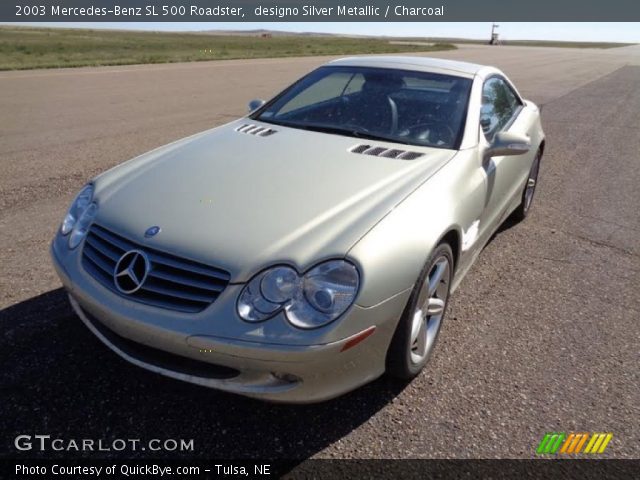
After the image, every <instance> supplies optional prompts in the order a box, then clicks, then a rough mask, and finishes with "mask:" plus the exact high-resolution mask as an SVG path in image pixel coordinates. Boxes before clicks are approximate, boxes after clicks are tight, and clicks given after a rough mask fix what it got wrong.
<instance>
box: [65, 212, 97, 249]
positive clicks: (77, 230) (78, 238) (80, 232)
mask: <svg viewBox="0 0 640 480" xmlns="http://www.w3.org/2000/svg"><path fill="white" fill-rule="evenodd" d="M97 212H98V205H97V204H95V203H92V204H90V205H89V206H88V207H87V208H86V209H85V210H84V212H82V215H80V218H79V219H78V221H77V222H76V224H75V225H74V226H73V229H72V230H71V235H70V236H69V248H71V249H73V248H76V247H77V246H78V245H80V242H82V239H83V238H84V237H86V236H87V232H88V231H89V227H90V226H91V222H93V219H94V218H95V216H96V213H97Z"/></svg>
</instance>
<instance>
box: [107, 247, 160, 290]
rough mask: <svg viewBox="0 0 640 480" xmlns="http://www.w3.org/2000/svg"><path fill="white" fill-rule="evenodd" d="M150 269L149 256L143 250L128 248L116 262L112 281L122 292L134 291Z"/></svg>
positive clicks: (140, 285)
mask: <svg viewBox="0 0 640 480" xmlns="http://www.w3.org/2000/svg"><path fill="white" fill-rule="evenodd" d="M150 269H151V264H150V263H149V258H148V257H147V255H146V254H145V253H144V252H142V251H140V250H129V251H128V252H126V253H125V254H124V255H122V256H121V257H120V260H118V263H116V268H115V270H114V271H113V282H114V283H115V285H116V288H117V289H118V290H120V291H121V292H122V293H126V294H131V293H134V292H136V291H138V290H139V289H140V287H142V284H143V283H144V281H145V280H146V279H147V275H148V274H149V270H150Z"/></svg>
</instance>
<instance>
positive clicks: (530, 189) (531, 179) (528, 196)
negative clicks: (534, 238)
mask: <svg viewBox="0 0 640 480" xmlns="http://www.w3.org/2000/svg"><path fill="white" fill-rule="evenodd" d="M541 159H542V149H539V150H538V152H537V153H536V158H535V159H534V160H533V164H532V165H531V170H529V176H528V177H527V183H526V184H525V186H524V191H523V192H522V200H521V201H520V205H518V208H516V209H515V210H514V212H513V219H514V220H515V221H516V222H521V221H522V220H524V219H525V218H527V215H529V210H530V209H531V203H532V202H533V196H534V194H535V193H536V187H537V186H538V172H539V171H540V160H541Z"/></svg>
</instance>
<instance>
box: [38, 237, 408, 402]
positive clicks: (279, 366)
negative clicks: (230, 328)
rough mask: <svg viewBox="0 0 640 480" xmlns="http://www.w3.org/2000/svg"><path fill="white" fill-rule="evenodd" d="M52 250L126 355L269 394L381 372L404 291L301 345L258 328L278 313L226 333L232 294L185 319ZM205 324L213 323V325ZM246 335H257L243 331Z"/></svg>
mask: <svg viewBox="0 0 640 480" xmlns="http://www.w3.org/2000/svg"><path fill="white" fill-rule="evenodd" d="M51 256H52V259H53V263H54V266H55V268H56V271H57V273H58V275H59V277H60V279H61V280H62V283H63V284H64V287H65V288H66V290H67V292H68V293H69V297H70V300H71V304H72V306H73V308H74V310H75V311H76V313H77V314H78V316H79V317H80V319H81V320H82V321H83V323H84V324H85V325H86V326H87V327H88V328H89V329H90V330H91V331H92V332H93V333H94V334H95V335H96V336H97V337H98V338H99V339H100V340H101V341H102V342H103V343H105V344H106V345H107V346H108V347H109V348H111V349H112V350H113V351H114V352H116V353H117V354H118V355H120V356H121V357H122V358H124V359H125V360H127V361H129V362H131V363H133V364H135V365H137V366H139V367H142V368H145V369H147V370H150V371H153V372H156V373H160V374H162V375H165V376H168V377H172V378H175V379H178V380H183V381H186V382H190V383H194V384H198V385H202V386H206V387H211V388H215V389H218V390H223V391H227V392H232V393H237V394H242V395H246V396H250V397H256V398H261V399H265V400H270V401H276V402H287V403H312V402H319V401H323V400H328V399H330V398H333V397H336V396H339V395H341V394H343V393H346V392H348V391H350V390H353V389H355V388H357V387H358V386H360V385H363V384H365V383H368V382H370V381H372V380H374V379H375V378H377V377H379V376H380V375H382V374H383V373H384V370H385V359H386V352H387V349H388V346H389V343H390V341H391V337H392V336H393V332H394V331H395V327H396V325H397V322H398V320H399V317H400V315H401V313H402V311H403V309H404V306H405V304H406V302H407V299H408V296H409V293H410V292H409V291H408V290H407V291H404V292H401V293H400V294H398V295H395V296H393V297H391V298H390V299H388V300H386V301H385V302H382V303H380V304H378V305H376V306H373V307H370V308H363V307H360V306H358V305H354V306H353V307H352V308H351V309H350V311H349V312H348V313H347V314H346V316H345V317H344V318H342V319H340V320H339V322H341V323H343V324H344V322H349V325H353V326H356V327H357V328H356V331H354V332H353V334H351V335H349V336H346V337H344V338H340V339H337V340H333V341H326V342H322V343H311V342H310V344H307V345H305V344H301V342H300V339H299V338H296V341H295V342H289V343H288V341H287V337H286V335H285V336H283V337H282V338H281V340H280V341H279V342H278V341H274V337H273V336H271V337H267V336H264V335H262V336H261V335H260V334H261V332H260V330H261V329H264V328H265V327H264V325H265V324H266V323H269V322H277V318H274V319H272V320H268V321H267V322H265V324H257V325H252V324H246V329H247V335H246V336H245V338H242V339H239V338H229V337H228V336H225V332H224V329H222V328H220V321H221V318H219V316H222V318H224V319H225V321H228V322H237V321H240V320H239V319H238V318H237V315H235V301H232V302H231V303H232V308H226V309H225V308H224V307H223V306H220V305H218V308H217V309H216V312H215V313H213V315H212V313H211V312H209V313H208V314H207V313H205V314H204V316H203V317H202V318H195V319H187V318H183V317H181V316H180V314H178V313H177V312H166V311H164V310H163V309H158V308H155V307H147V306H144V305H139V304H137V303H135V302H132V301H129V300H127V299H126V298H123V297H120V296H118V295H116V294H113V293H112V292H110V291H108V290H107V289H106V288H104V287H103V286H102V285H100V284H99V283H98V282H96V281H94V280H93V279H92V278H91V277H90V276H88V275H87V274H86V272H84V271H83V270H82V267H81V266H80V262H79V259H78V258H77V257H79V254H75V255H73V256H72V257H73V258H71V257H70V258H66V259H65V260H66V261H61V259H60V258H59V257H58V254H57V252H56V245H55V241H54V244H53V245H52V251H51ZM241 287H242V286H235V288H234V286H230V287H229V289H228V290H231V291H230V292H228V295H229V296H230V297H233V298H234V299H235V297H236V295H237V292H238V291H239V290H240V289H241ZM234 290H235V291H234ZM220 300H221V299H219V300H217V302H218V301H220ZM227 303H228V302H227ZM205 312H206V311H205ZM232 315H233V316H234V318H230V317H231V316H232ZM214 317H215V318H214ZM212 324H213V325H216V324H217V325H218V328H217V330H216V329H215V328H211V325H212ZM371 327H375V330H374V332H373V334H371V335H370V336H368V337H367V338H366V339H364V340H363V341H361V342H360V343H358V344H357V345H355V346H353V347H352V348H348V349H345V350H343V348H344V347H345V345H346V344H348V343H349V342H350V341H351V340H353V339H354V337H357V336H358V335H359V334H360V333H361V332H362V331H366V330H369V329H370V328H371ZM326 328H327V329H331V328H333V327H332V326H328V327H326ZM342 330H344V328H343V329H342ZM316 335H317V333H316ZM252 337H254V338H256V339H260V341H252V340H248V339H247V338H252ZM324 338H327V337H326V336H325V337H324Z"/></svg>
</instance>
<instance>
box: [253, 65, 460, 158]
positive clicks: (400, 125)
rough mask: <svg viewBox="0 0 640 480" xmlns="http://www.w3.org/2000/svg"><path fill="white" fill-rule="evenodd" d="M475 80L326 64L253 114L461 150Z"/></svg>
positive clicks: (316, 127)
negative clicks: (470, 94)
mask: <svg viewBox="0 0 640 480" xmlns="http://www.w3.org/2000/svg"><path fill="white" fill-rule="evenodd" d="M470 89H471V80H470V79H468V78H463V77H456V76H451V75H441V74H436V73H429V72H417V71H407V70H395V69H387V68H371V67H345V66H340V67H321V68H319V69H317V70H315V71H313V72H311V73H310V74H309V75H307V76H306V77H304V78H302V79H301V80H300V81H298V82H297V83H295V84H293V85H292V86H291V87H289V88H288V89H287V90H285V91H284V92H282V93H281V94H280V95H278V96H277V97H276V98H275V99H273V100H272V101H271V102H269V103H267V104H266V105H265V106H264V107H262V108H261V109H259V110H258V111H257V112H255V113H254V114H252V115H251V118H253V119H256V120H261V121H264V122H268V123H275V124H279V125H286V126H289V127H294V128H303V129H306V130H317V131H323V132H328V133H337V134H341V135H348V136H353V137H360V138H369V139H379V140H387V141H391V142H399V143H405V144H410V145H422V146H427V147H439V148H449V149H456V148H457V147H458V145H459V144H460V141H461V139H462V133H463V130H464V120H465V116H466V111H467V103H468V99H469V91H470Z"/></svg>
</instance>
